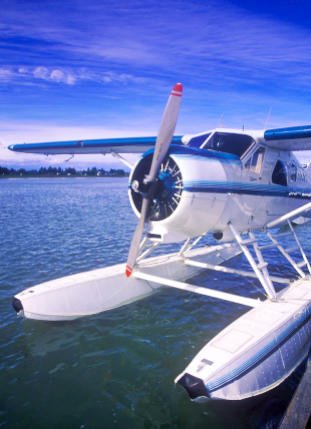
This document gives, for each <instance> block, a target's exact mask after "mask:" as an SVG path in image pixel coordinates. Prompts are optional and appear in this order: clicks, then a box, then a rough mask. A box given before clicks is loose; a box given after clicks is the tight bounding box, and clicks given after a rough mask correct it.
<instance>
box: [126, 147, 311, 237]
mask: <svg viewBox="0 0 311 429" xmlns="http://www.w3.org/2000/svg"><path fill="white" fill-rule="evenodd" d="M179 152H181V153H179ZM170 158H171V159H172V160H173V161H174V163H175V164H176V166H177V167H176V169H177V168H178V169H179V174H180V175H181V178H182V187H183V190H182V194H181V197H180V198H179V200H178V205H177V207H176V208H175V209H174V211H173V212H172V213H171V214H170V215H169V216H168V217H166V218H165V219H162V220H159V221H152V222H151V225H150V233H151V234H154V235H155V236H159V237H161V240H162V241H164V242H174V241H181V240H184V239H186V238H188V237H195V236H199V235H201V234H204V233H206V232H213V233H214V234H215V236H216V237H217V238H219V239H223V240H228V239H229V240H230V239H231V234H230V232H229V228H228V223H229V222H231V223H232V224H234V225H235V227H236V228H237V229H238V230H239V231H240V232H246V231H249V230H253V229H258V228H262V227H264V226H265V225H266V224H267V223H268V222H269V221H271V220H273V219H275V218H276V217H278V216H281V215H282V214H284V213H286V212H288V211H290V210H293V209H294V208H296V207H299V206H300V205H303V204H305V203H306V202H308V201H309V200H310V199H311V185H310V180H309V178H308V177H307V175H306V171H305V169H303V168H302V167H301V166H300V164H299V162H298V161H297V159H296V157H295V156H294V155H293V153H292V152H285V151H279V150H276V149H272V148H269V147H265V146H264V145H263V144H261V143H260V139H256V140H255V139H254V140H253V144H252V145H251V147H250V148H249V149H248V150H247V151H246V153H245V154H243V156H242V157H241V158H239V157H237V156H235V155H232V154H227V153H221V152H217V151H214V150H204V149H199V150H198V149H195V150H193V149H191V148H190V149H189V152H187V151H186V150H182V151H181V150H178V149H177V150H176V151H174V150H173V151H172V153H171V154H170ZM134 170H135V168H134V169H133V171H134ZM132 176H133V173H132V175H131V177H130V183H131V180H132ZM129 195H130V200H131V203H132V206H133V208H134V211H135V212H136V214H137V215H139V211H138V210H137V208H136V207H135V205H134V204H133V200H132V196H131V191H130V192H129Z"/></svg>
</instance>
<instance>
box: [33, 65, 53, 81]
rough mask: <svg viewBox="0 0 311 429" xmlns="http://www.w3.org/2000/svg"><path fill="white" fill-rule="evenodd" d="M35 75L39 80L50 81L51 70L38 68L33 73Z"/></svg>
mask: <svg viewBox="0 0 311 429" xmlns="http://www.w3.org/2000/svg"><path fill="white" fill-rule="evenodd" d="M33 75H34V77H36V78H39V79H48V78H49V70H48V69H47V68H46V67H36V68H35V69H34V71H33Z"/></svg>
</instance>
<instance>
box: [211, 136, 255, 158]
mask: <svg viewBox="0 0 311 429" xmlns="http://www.w3.org/2000/svg"><path fill="white" fill-rule="evenodd" d="M253 143H254V140H253V139H252V137H250V136H247V135H245V134H233V133H218V132H216V133H214V134H213V135H212V136H211V137H210V138H209V139H208V141H207V142H206V144H205V145H204V146H203V148H204V149H211V150H216V151H218V152H225V153H232V154H233V155H237V156H239V157H240V158H241V156H242V155H243V154H244V153H245V152H246V151H247V149H248V148H249V147H250V146H251V145H252V144H253Z"/></svg>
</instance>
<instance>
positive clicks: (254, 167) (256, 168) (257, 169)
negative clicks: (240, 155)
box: [245, 147, 265, 174]
mask: <svg viewBox="0 0 311 429" xmlns="http://www.w3.org/2000/svg"><path fill="white" fill-rule="evenodd" d="M264 154H265V149H264V148H263V147H260V148H258V149H257V150H256V152H254V154H253V156H251V157H250V158H249V159H248V160H247V162H246V163H245V168H247V169H248V170H250V171H251V172H253V173H256V174H260V173H261V168H262V163H263V158H264Z"/></svg>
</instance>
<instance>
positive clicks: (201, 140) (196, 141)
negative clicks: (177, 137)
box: [188, 133, 211, 147]
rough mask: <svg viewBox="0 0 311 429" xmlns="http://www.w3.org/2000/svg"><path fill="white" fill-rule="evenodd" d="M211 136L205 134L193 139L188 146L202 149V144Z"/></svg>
mask: <svg viewBox="0 0 311 429" xmlns="http://www.w3.org/2000/svg"><path fill="white" fill-rule="evenodd" d="M210 135H211V133H205V134H201V135H200V136H196V137H192V138H191V139H190V140H189V143H188V146H190V147H201V146H202V144H203V143H204V142H205V140H206V139H207V137H209V136H210Z"/></svg>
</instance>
